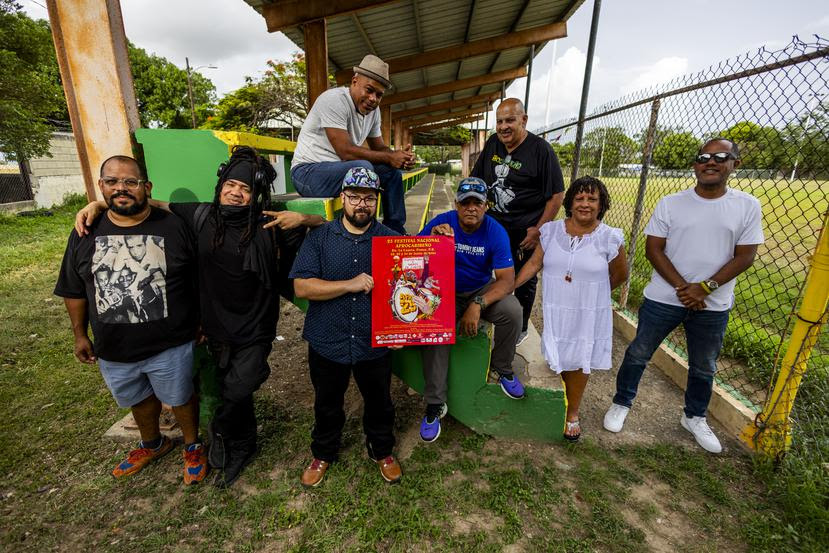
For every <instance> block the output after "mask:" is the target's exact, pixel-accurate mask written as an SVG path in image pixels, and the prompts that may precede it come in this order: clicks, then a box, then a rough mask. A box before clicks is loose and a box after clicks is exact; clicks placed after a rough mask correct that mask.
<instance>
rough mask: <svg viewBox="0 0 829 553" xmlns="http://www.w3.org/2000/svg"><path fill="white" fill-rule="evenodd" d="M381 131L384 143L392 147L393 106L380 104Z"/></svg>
mask: <svg viewBox="0 0 829 553" xmlns="http://www.w3.org/2000/svg"><path fill="white" fill-rule="evenodd" d="M380 133H381V134H382V135H383V143H385V145H386V146H389V147H391V106H390V105H389V106H384V105H382V104H381V105H380Z"/></svg>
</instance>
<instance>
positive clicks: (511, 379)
mask: <svg viewBox="0 0 829 553" xmlns="http://www.w3.org/2000/svg"><path fill="white" fill-rule="evenodd" d="M498 383H499V384H501V389H502V390H503V391H504V393H505V394H507V397H510V398H512V399H521V398H523V397H524V386H523V385H522V384H521V381H520V380H518V379H517V378H515V375H514V374H511V375H509V376H505V375H503V374H502V375H500V376H499V377H498Z"/></svg>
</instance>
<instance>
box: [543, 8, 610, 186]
mask: <svg viewBox="0 0 829 553" xmlns="http://www.w3.org/2000/svg"><path fill="white" fill-rule="evenodd" d="M601 10H602V0H593V19H592V21H591V22H590V38H589V39H588V41H587V61H586V62H585V64H584V82H583V83H582V87H581V102H580V105H579V125H578V127H577V128H576V147H575V149H574V150H573V171H572V173H570V182H573V181H574V180H576V178H577V177H578V176H579V160H580V159H581V138H582V134H583V133H584V116H585V114H586V113H587V95H588V93H589V92H590V77H591V75H592V74H593V54H594V53H595V52H596V34H597V33H598V31H599V13H600V12H601ZM545 123H546V122H545Z"/></svg>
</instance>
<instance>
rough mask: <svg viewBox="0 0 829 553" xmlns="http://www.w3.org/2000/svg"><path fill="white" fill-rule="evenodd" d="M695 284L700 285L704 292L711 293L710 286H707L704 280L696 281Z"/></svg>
mask: <svg viewBox="0 0 829 553" xmlns="http://www.w3.org/2000/svg"><path fill="white" fill-rule="evenodd" d="M697 284H699V285H700V287H701V288H702V289H703V290H704V291H705V293H706V294H710V293H711V288H709V287H708V285H707V284H706V283H705V281H704V280H703V281H702V282H698V283H697Z"/></svg>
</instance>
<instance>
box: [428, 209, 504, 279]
mask: <svg viewBox="0 0 829 553" xmlns="http://www.w3.org/2000/svg"><path fill="white" fill-rule="evenodd" d="M444 223H448V224H449V225H450V226H451V227H452V229H453V230H454V231H455V291H456V292H470V291H472V290H477V289H478V288H480V287H482V286H483V285H484V284H486V283H487V282H489V281H490V279H491V278H492V271H493V270H495V269H506V268H507V267H512V265H513V263H512V255H511V253H510V247H509V237H508V236H507V231H505V230H504V227H502V226H501V225H500V224H498V222H497V221H496V220H495V219H493V218H492V217H490V216H489V215H484V220H483V222H482V223H481V226H480V227H478V230H476V231H475V232H473V233H472V234H467V233H465V232H464V231H463V230H462V229H461V225H460V223H459V222H458V212H457V211H447V212H446V213H441V214H440V215H438V216H437V217H435V218H434V219H432V220H431V221H429V222H428V223H427V224H426V226H425V227H423V230H422V231H420V236H428V235H430V234H431V233H432V228H433V227H435V226H437V225H442V224H444Z"/></svg>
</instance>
